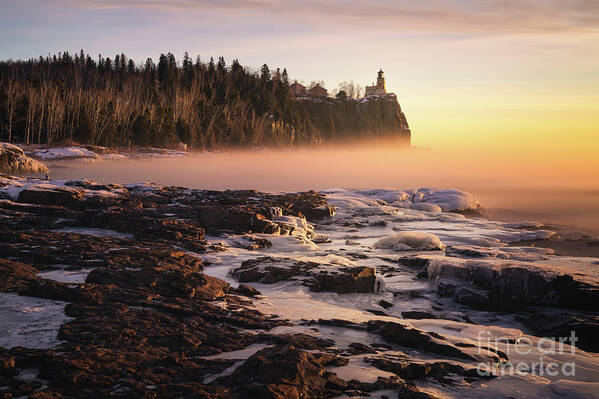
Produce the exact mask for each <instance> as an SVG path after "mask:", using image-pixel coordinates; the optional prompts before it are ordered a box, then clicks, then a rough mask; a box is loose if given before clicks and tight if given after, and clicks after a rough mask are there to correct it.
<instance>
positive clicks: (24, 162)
mask: <svg viewBox="0 0 599 399" xmlns="http://www.w3.org/2000/svg"><path fill="white" fill-rule="evenodd" d="M0 171H4V172H8V173H24V174H30V173H48V168H47V167H46V165H44V164H43V163H41V162H39V161H36V160H35V159H32V158H29V157H28V156H27V155H25V152H24V151H23V150H22V149H21V148H19V147H17V146H16V145H12V144H9V143H0Z"/></svg>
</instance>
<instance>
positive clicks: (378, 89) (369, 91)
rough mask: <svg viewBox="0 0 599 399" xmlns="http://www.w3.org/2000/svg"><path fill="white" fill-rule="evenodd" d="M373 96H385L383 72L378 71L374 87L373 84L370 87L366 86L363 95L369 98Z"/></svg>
mask: <svg viewBox="0 0 599 399" xmlns="http://www.w3.org/2000/svg"><path fill="white" fill-rule="evenodd" d="M375 94H387V91H386V90H385V73H384V72H383V70H382V69H381V70H379V73H378V76H377V78H376V85H375V84H374V83H373V84H372V86H366V88H365V91H364V95H365V96H371V95H375Z"/></svg>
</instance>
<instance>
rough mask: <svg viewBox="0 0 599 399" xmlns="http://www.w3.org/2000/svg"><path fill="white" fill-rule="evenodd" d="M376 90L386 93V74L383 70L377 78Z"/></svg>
mask: <svg viewBox="0 0 599 399" xmlns="http://www.w3.org/2000/svg"><path fill="white" fill-rule="evenodd" d="M376 88H377V89H379V90H382V91H383V92H385V73H384V72H383V70H382V69H380V70H379V74H378V77H377V78H376Z"/></svg>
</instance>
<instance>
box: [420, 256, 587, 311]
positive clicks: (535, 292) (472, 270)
mask: <svg viewBox="0 0 599 399" xmlns="http://www.w3.org/2000/svg"><path fill="white" fill-rule="evenodd" d="M426 272H427V275H428V278H429V280H430V281H431V282H432V283H433V285H434V287H435V289H436V291H437V293H438V294H439V295H442V296H451V297H453V298H455V299H456V301H457V302H460V303H464V304H467V305H471V306H473V307H478V308H483V309H517V308H519V307H521V306H522V305H540V306H549V307H563V308H572V309H583V310H585V309H586V310H596V309H597V303H599V289H598V288H597V286H596V285H595V284H594V283H593V282H591V281H585V280H584V279H580V278H579V277H578V276H576V275H571V274H566V273H564V272H563V271H561V270H559V269H558V268H555V267H551V266H545V265H542V264H532V263H528V262H517V261H496V260H468V259H457V258H451V259H450V258H445V259H431V260H430V261H428V262H427V269H426Z"/></svg>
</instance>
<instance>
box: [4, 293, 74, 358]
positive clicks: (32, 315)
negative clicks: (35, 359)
mask: <svg viewBox="0 0 599 399" xmlns="http://www.w3.org/2000/svg"><path fill="white" fill-rule="evenodd" d="M67 304H68V303H67V302H61V301H54V300H50V299H41V298H32V297H28V296H20V295H17V294H13V293H5V292H1V293H0V326H1V327H0V347H4V348H14V347H16V346H23V347H26V348H35V349H50V348H54V347H56V346H58V345H59V344H60V342H61V341H59V340H58V330H59V328H60V326H61V325H62V324H63V323H65V322H66V321H68V320H70V318H69V317H67V316H66V315H65V313H64V309H65V307H66V305H67Z"/></svg>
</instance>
